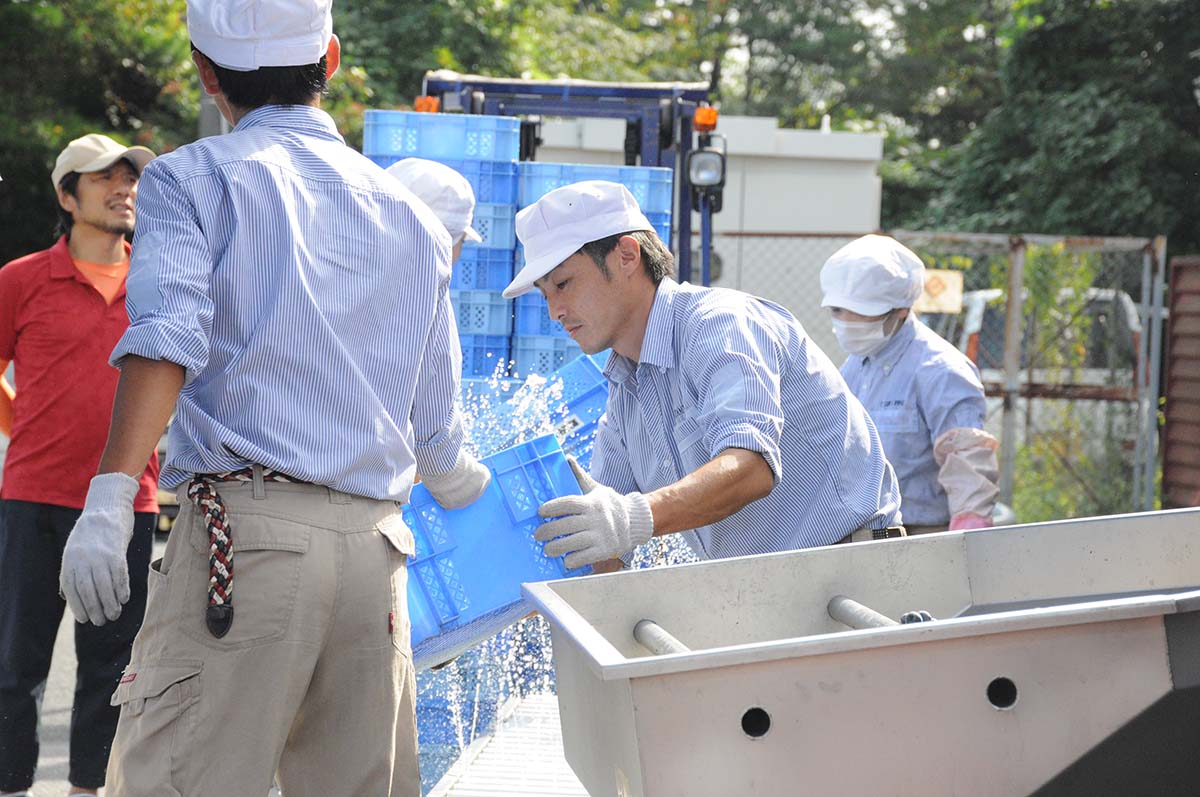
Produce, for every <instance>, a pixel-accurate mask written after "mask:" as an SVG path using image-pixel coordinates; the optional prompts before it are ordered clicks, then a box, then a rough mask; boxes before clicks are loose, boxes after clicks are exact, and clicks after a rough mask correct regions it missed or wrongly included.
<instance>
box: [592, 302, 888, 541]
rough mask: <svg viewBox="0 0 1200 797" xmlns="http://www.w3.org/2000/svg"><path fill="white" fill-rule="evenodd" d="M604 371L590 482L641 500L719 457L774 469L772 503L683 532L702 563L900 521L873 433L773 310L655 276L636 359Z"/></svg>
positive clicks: (800, 334) (825, 365) (824, 363)
mask: <svg viewBox="0 0 1200 797" xmlns="http://www.w3.org/2000/svg"><path fill="white" fill-rule="evenodd" d="M605 374H606V375H607V376H608V378H609V381H610V383H611V384H610V389H609V395H608V406H607V411H606V413H605V416H604V418H603V419H602V420H601V422H600V424H599V429H598V430H597V433H596V442H595V449H594V453H593V460H592V464H593V470H594V475H595V478H596V479H597V481H599V482H601V483H603V484H606V485H608V486H609V487H612V488H613V489H615V490H617V491H618V492H622V493H627V492H632V491H635V490H637V491H641V492H649V491H651V490H656V489H658V488H660V487H665V486H666V485H668V484H672V483H674V482H676V481H678V480H679V479H681V478H683V477H684V476H686V475H688V474H689V473H691V472H692V471H694V470H696V469H697V468H699V467H701V466H703V465H704V464H706V463H708V462H709V461H710V460H711V459H712V458H713V457H715V456H716V455H717V454H719V453H721V451H723V450H724V449H726V448H744V449H748V450H750V451H757V452H759V453H761V454H762V455H763V457H764V458H765V459H766V461H767V463H768V464H769V465H770V466H771V471H772V472H773V474H774V476H775V486H774V488H773V489H772V490H771V492H770V494H768V495H767V496H766V497H765V498H762V499H760V500H758V501H755V502H753V503H751V504H749V505H747V506H745V507H743V508H742V509H741V510H739V511H738V512H735V513H734V514H733V515H730V516H729V517H728V518H726V519H724V520H722V521H719V522H717V523H713V524H712V525H709V526H705V527H704V528H701V529H696V530H695V533H694V534H689V535H687V536H688V538H689V542H691V543H692V545H693V547H695V548H696V549H697V553H698V554H699V555H700V556H702V557H705V558H709V559H720V558H724V557H728V556H744V555H747V554H757V553H768V552H771V551H785V550H792V549H796V548H807V547H810V546H814V545H828V544H830V543H834V542H837V541H838V540H840V539H842V538H843V537H845V536H846V535H847V534H849V533H850V532H852V531H855V530H856V529H859V528H863V527H869V528H882V527H885V526H890V525H894V524H895V523H897V522H898V521H899V514H900V513H899V509H900V491H899V489H898V487H897V485H896V477H895V474H893V473H892V469H891V467H890V466H889V465H888V463H887V460H886V459H885V458H884V455H883V447H882V446H881V445H880V442H879V435H878V434H877V433H876V431H875V426H874V425H873V424H872V423H871V419H870V418H869V417H868V416H867V413H866V412H865V411H864V410H863V408H862V405H861V404H859V403H858V400H857V399H855V398H854V396H853V395H852V394H851V393H850V391H849V390H847V388H846V384H845V382H843V381H842V378H841V376H840V375H839V374H838V371H837V368H835V367H834V365H833V363H832V362H830V360H829V358H828V357H826V356H825V353H824V352H822V351H821V350H820V349H819V348H817V346H816V345H815V344H814V343H813V342H812V341H811V340H810V339H809V338H808V336H807V335H805V334H804V330H803V328H802V327H801V326H800V323H799V322H798V321H797V320H796V319H795V318H794V317H793V316H792V315H791V313H789V312H788V311H787V310H785V309H783V308H782V307H780V306H778V305H776V304H773V303H771V302H768V301H764V300H762V299H758V298H755V297H753V296H750V295H748V294H745V293H741V292H739V291H732V290H726V289H722V288H700V287H696V286H693V285H688V284H686V283H684V284H683V285H680V284H677V283H676V282H674V281H672V280H669V279H667V280H663V281H662V283H661V284H660V285H659V287H658V292H657V295H656V296H655V299H654V305H653V307H652V308H651V310H650V318H649V321H648V323H647V325H646V335H645V338H644V339H643V342H642V351H641V361H640V362H638V363H634V362H633V361H632V360H630V359H628V358H626V357H622V356H621V355H618V354H616V353H614V354H613V355H612V356H611V357H610V358H609V361H608V365H607V367H606V368H605Z"/></svg>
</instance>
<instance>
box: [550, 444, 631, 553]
mask: <svg viewBox="0 0 1200 797" xmlns="http://www.w3.org/2000/svg"><path fill="white" fill-rule="evenodd" d="M569 461H570V463H571V470H573V471H574V472H575V478H576V479H577V480H578V481H579V487H580V489H582V490H583V491H584V494H583V495H568V496H564V497H562V498H555V499H553V500H551V501H547V502H546V503H544V504H542V506H541V508H540V509H539V510H538V514H539V515H541V516H542V517H545V518H550V517H553V518H558V520H552V521H550V522H549V523H543V524H542V525H541V526H539V527H538V529H537V531H535V532H534V535H533V536H534V539H536V540H539V541H541V542H545V543H546V548H545V553H546V556H550V557H554V556H563V555H564V554H565V555H566V557H567V558H566V559H565V560H564V563H565V564H566V566H567V567H568V568H569V569H571V570H574V569H575V568H577V567H583V566H584V565H590V564H595V563H596V562H602V561H604V560H605V559H615V558H616V557H618V556H621V555H622V554H626V553H629V552H630V551H632V550H633V549H634V548H636V547H637V546H639V545H641V544H642V543H644V542H645V541H646V540H648V539H650V537H651V536H653V534H654V516H653V514H652V513H651V512H650V501H649V500H648V499H647V498H646V496H645V495H643V494H641V493H630V494H629V495H621V494H620V493H618V492H617V491H616V490H614V489H612V488H611V487H605V486H604V485H602V484H599V483H597V482H596V481H595V480H594V479H593V478H592V477H591V476H590V475H588V473H587V472H586V471H585V470H584V469H583V468H581V467H579V463H577V462H576V461H575V460H574V459H573V458H572V459H570V460H569Z"/></svg>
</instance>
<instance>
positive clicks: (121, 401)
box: [98, 354, 186, 479]
mask: <svg viewBox="0 0 1200 797" xmlns="http://www.w3.org/2000/svg"><path fill="white" fill-rule="evenodd" d="M185 373H186V372H185V371H184V368H183V366H181V365H176V364H175V363H173V362H168V361H166V360H147V359H145V358H144V357H138V356H136V355H133V354H130V355H127V356H126V357H125V358H124V359H123V360H122V361H121V379H120V381H118V382H117V395H116V399H115V400H114V401H113V414H112V426H111V427H110V428H109V430H108V444H107V445H106V446H105V447H104V455H103V456H102V457H101V458H100V468H99V470H98V472H99V473H125V474H128V475H129V476H132V477H133V478H135V479H136V478H138V477H139V476H141V475H142V472H143V471H145V470H146V463H147V462H148V461H149V460H150V455H151V454H153V453H154V449H155V448H156V447H157V446H158V439H159V437H161V436H162V432H163V429H165V428H166V427H167V422H168V421H170V420H171V413H173V412H174V411H175V402H176V401H178V400H179V391H180V390H181V389H182V388H183V379H184V376H185Z"/></svg>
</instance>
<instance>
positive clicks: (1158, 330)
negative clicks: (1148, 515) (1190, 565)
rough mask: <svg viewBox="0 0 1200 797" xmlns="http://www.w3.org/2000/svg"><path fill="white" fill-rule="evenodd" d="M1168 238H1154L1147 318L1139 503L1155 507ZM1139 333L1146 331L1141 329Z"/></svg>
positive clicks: (1149, 507) (1148, 507) (1160, 236)
mask: <svg viewBox="0 0 1200 797" xmlns="http://www.w3.org/2000/svg"><path fill="white" fill-rule="evenodd" d="M1166 257H1167V239H1166V237H1165V236H1162V235H1159V236H1156V237H1155V238H1154V285H1153V287H1152V288H1151V291H1150V301H1151V313H1150V314H1151V316H1152V318H1151V321H1150V331H1151V334H1150V384H1149V386H1148V387H1149V390H1147V391H1146V392H1147V395H1148V396H1149V398H1150V411H1149V413H1148V415H1149V419H1148V421H1147V424H1146V425H1147V429H1148V431H1149V434H1148V435H1147V438H1146V454H1145V457H1146V483H1145V487H1144V490H1143V493H1142V502H1143V505H1144V506H1145V508H1146V509H1153V508H1154V499H1155V497H1156V493H1155V490H1154V485H1155V482H1156V478H1155V477H1156V476H1157V475H1158V387H1159V382H1160V381H1162V380H1161V371H1162V345H1163V303H1164V300H1165V292H1166V288H1165V285H1164V283H1165V281H1166V273H1167V263H1166ZM1142 334H1143V335H1144V334H1145V330H1143V332H1142Z"/></svg>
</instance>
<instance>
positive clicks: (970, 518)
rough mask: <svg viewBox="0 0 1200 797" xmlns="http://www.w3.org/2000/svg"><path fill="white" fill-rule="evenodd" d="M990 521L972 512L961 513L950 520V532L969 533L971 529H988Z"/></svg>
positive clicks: (990, 525) (990, 524)
mask: <svg viewBox="0 0 1200 797" xmlns="http://www.w3.org/2000/svg"><path fill="white" fill-rule="evenodd" d="M991 527H992V519H991V518H990V517H984V516H983V515H977V514H975V513H974V512H963V513H962V514H961V515H955V516H954V517H952V518H950V531H970V530H971V529H990V528H991Z"/></svg>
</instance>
